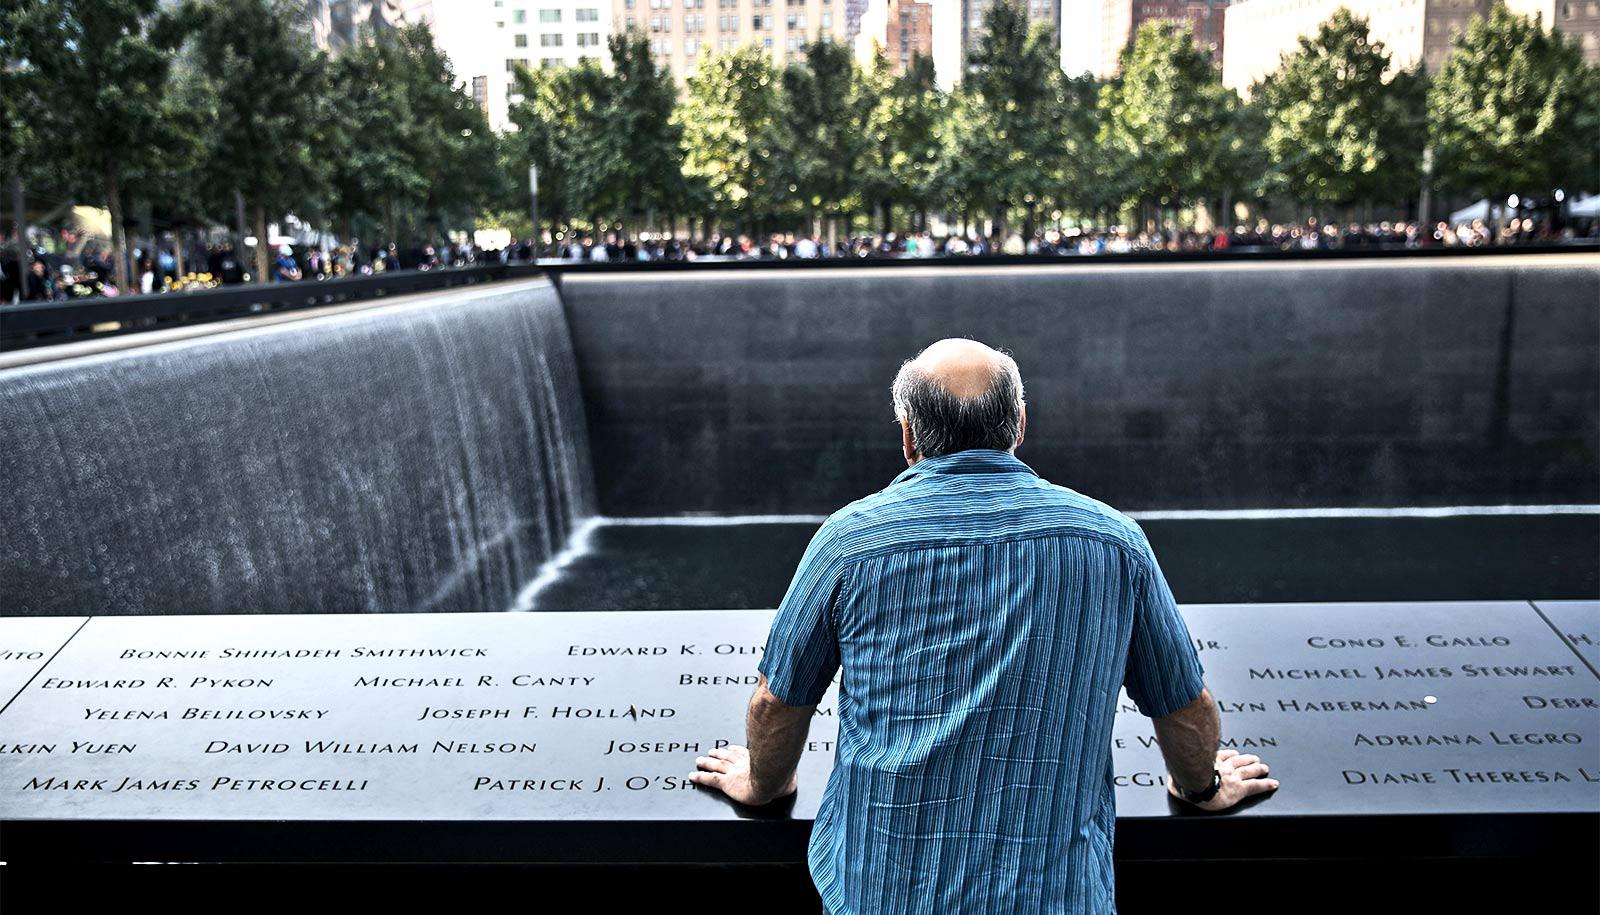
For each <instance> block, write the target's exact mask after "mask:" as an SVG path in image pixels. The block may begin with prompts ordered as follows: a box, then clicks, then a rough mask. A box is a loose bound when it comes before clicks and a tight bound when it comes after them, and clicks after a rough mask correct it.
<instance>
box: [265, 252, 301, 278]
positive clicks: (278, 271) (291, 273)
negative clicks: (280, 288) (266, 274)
mask: <svg viewBox="0 0 1600 915" xmlns="http://www.w3.org/2000/svg"><path fill="white" fill-rule="evenodd" d="M272 281H273V282H274V283H296V282H299V281H300V265H299V264H298V263H296V262H295V259H294V249H293V248H291V247H289V246H288V245H279V246H278V257H277V259H276V260H274V261H273V262H272Z"/></svg>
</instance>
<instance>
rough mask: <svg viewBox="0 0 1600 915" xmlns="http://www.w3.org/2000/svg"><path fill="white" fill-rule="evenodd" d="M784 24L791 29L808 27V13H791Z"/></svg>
mask: <svg viewBox="0 0 1600 915" xmlns="http://www.w3.org/2000/svg"><path fill="white" fill-rule="evenodd" d="M784 24H785V25H787V26H788V27H789V28H791V29H803V28H805V27H806V14H805V13H790V14H789V15H788V16H787V17H786V22H785V23H784Z"/></svg>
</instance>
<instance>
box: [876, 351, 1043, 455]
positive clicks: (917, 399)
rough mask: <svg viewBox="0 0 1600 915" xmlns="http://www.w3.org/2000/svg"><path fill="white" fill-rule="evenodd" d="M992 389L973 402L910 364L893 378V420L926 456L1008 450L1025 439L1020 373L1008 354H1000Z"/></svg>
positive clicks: (970, 398)
mask: <svg viewBox="0 0 1600 915" xmlns="http://www.w3.org/2000/svg"><path fill="white" fill-rule="evenodd" d="M996 362H997V363H998V365H997V366H996V370H995V373H994V377H993V379H991V380H990V382H989V387H988V389H986V390H985V391H984V392H983V393H981V394H979V395H977V396H975V397H957V396H956V395H954V394H952V393H950V391H949V390H948V389H947V388H946V387H945V386H944V385H943V384H942V383H940V381H939V380H938V379H937V378H935V377H933V376H932V375H930V374H928V372H926V371H925V370H923V369H922V368H920V367H918V366H917V365H916V360H915V359H908V360H906V362H905V363H904V364H902V365H901V366H900V371H899V372H898V373H897V374H896V375H895V376H894V387H893V388H892V389H891V392H892V394H893V396H894V412H895V416H896V417H897V418H899V419H903V420H905V421H906V423H907V424H908V425H909V426H910V427H911V441H912V444H913V445H914V446H915V447H916V449H917V453H918V454H921V455H922V456H923V457H939V456H940V455H945V454H953V453H955V452H957V451H966V450H967V449H969V448H990V449H993V450H995V451H1010V450H1011V449H1012V448H1014V447H1016V444H1017V436H1019V435H1021V434H1022V404H1023V400H1022V373H1021V372H1020V371H1018V369H1017V362H1016V360H1015V359H1012V358H1011V356H1010V355H1008V354H1007V353H1004V352H1001V353H999V358H998V359H997V360H996Z"/></svg>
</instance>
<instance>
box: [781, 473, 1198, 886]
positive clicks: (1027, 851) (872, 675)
mask: <svg viewBox="0 0 1600 915" xmlns="http://www.w3.org/2000/svg"><path fill="white" fill-rule="evenodd" d="M841 667H842V668H843V671H844V675H843V677H842V679H841V681H840V686H839V708H838V715H839V740H838V750H837V752H838V757H837V759H836V761H835V763H834V768H833V774H832V775H831V776H830V777H829V779H828V784H827V787H826V789H825V790H824V792H823V796H822V800H821V806H820V809H819V811H818V814H817V819H816V824H815V826H814V827H813V828H812V832H811V844H810V851H809V856H808V857H809V861H810V866H811V874H812V877H813V879H814V880H815V881H816V884H817V889H818V891H819V892H820V893H821V895H822V900H823V903H824V905H826V907H827V909H828V911H829V912H831V913H834V915H844V913H860V915H869V913H870V915H879V913H930V915H931V913H940V915H944V913H960V912H983V913H990V912H1029V913H1033V912H1096V913H1099V912H1111V911H1114V910H1115V889H1114V884H1113V881H1112V869H1111V868H1112V865H1111V843H1112V831H1113V829H1114V827H1115V817H1116V811H1115V801H1114V798H1113V794H1112V772H1111V725H1112V720H1113V717H1114V715H1115V714H1116V704H1117V691H1118V687H1120V686H1124V685H1125V686H1126V687H1127V689H1128V694H1129V696H1130V697H1131V698H1132V699H1133V700H1134V702H1136V703H1137V704H1138V706H1139V709H1140V711H1142V712H1143V713H1144V714H1146V715H1151V716H1161V715H1167V714H1170V713H1172V712H1174V711H1177V710H1178V709H1180V708H1182V707H1183V706H1185V705H1187V704H1189V703H1190V702H1191V701H1193V700H1194V699H1195V697H1197V696H1198V695H1199V694H1200V690H1201V688H1202V686H1203V685H1204V684H1203V682H1202V680H1201V674H1202V670H1201V666H1200V660H1199V657H1198V655H1197V654H1196V652H1195V649H1194V645H1193V643H1192V642H1191V641H1190V639H1189V632H1188V629H1187V627H1186V626H1185V625H1184V622H1183V619H1182V617H1180V616H1179V615H1178V608H1177V606H1176V604H1175V603H1174V602H1173V599H1172V592H1171V591H1170V590H1169V589H1168V588H1167V583H1166V580H1165V579H1164V578H1163V577H1162V575H1161V569H1160V567H1159V566H1158V565H1157V564H1156V560H1155V556H1154V554H1153V553H1152V552H1151V550H1150V545H1149V543H1148V542H1147V541H1146V540H1145V537H1144V533H1143V531H1141V530H1140V529H1139V527H1138V525H1137V524H1135V523H1134V522H1133V521H1131V520H1129V519H1128V518H1127V517H1126V516H1125V515H1123V514H1121V513H1120V512H1117V511H1116V510H1114V509H1112V508H1110V507H1108V506H1106V505H1104V504H1102V503H1100V502H1097V501H1095V500H1094V499H1091V498H1088V497H1087V496H1083V495H1080V494H1078V493H1076V492H1073V491H1072V490H1070V489H1067V488H1065V487H1061V486H1056V485H1053V484H1051V483H1049V482H1046V481H1045V480H1043V479H1041V478H1040V477H1039V476H1038V474H1036V473H1034V471H1033V470H1032V469H1031V468H1029V467H1028V465H1027V464H1024V463H1023V462H1022V461H1020V460H1018V459H1017V458H1016V457H1014V456H1012V455H1010V454H1008V453H1006V452H1003V451H991V450H981V449H979V450H971V451H961V452H957V453H955V454H949V455H944V456H941V457H936V458H927V459H924V460H922V461H919V462H918V463H917V464H915V465H914V466H912V467H910V468H908V469H907V470H906V471H905V472H904V473H902V474H900V475H899V476H898V477H896V478H895V480H894V482H893V483H891V484H890V485H889V486H887V487H885V488H884V489H883V490H881V491H879V492H877V493H874V494H873V495H871V496H868V497H867V498H864V499H861V500H858V501H856V502H853V503H851V504H850V505H848V506H846V507H844V508H843V509H840V510H839V511H838V512H835V513H834V514H833V515H832V516H830V517H829V518H828V520H827V521H826V522H824V523H823V525H822V527H821V528H820V529H819V530H818V531H817V533H816V536H815V537H813V538H812V540H811V544H810V546H808V547H807V548H806V552H805V556H804V557H803V558H802V559H801V560H800V566H799V568H798V570H797V571H796V572H795V576H794V580H793V582H791V583H790V585H789V591H788V593H787V594H786V595H785V596H784V599H783V603H782V605H781V606H780V607H779V610H778V614H777V616H776V617H775V619H774V620H773V624H772V631H771V634H770V635H769V636H768V640H767V648H766V653H765V655H764V656H763V658H762V660H761V664H760V670H761V672H762V673H763V674H765V675H766V677H767V686H768V688H769V689H770V690H771V691H772V693H773V694H774V695H775V696H777V697H778V698H779V699H781V700H782V701H784V702H785V703H787V704H790V705H802V706H803V705H814V704H816V703H817V702H818V701H819V700H820V699H821V698H822V695H823V693H824V692H825V691H826V690H827V688H828V685H829V683H830V682H832V680H833V677H834V674H835V673H836V672H838V671H839V669H840V668H841Z"/></svg>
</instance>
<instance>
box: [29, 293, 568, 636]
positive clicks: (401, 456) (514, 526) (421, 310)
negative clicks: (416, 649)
mask: <svg viewBox="0 0 1600 915" xmlns="http://www.w3.org/2000/svg"><path fill="white" fill-rule="evenodd" d="M587 451H588V446H587V441H586V436H585V434H584V421H583V416H582V408H581V406H580V404H579V402H578V391H577V387H576V381H575V374H574V367H573V355H572V348H571V341H570V338H569V337H568V334H567V329H566V325H565V322H564V320H563V317H562V311H561V307H560V304H559V302H558V301H557V299H556V296H555V292H554V290H553V289H552V288H551V286H550V285H549V284H548V283H547V282H543V281H540V282H537V283H522V284H517V285H516V286H515V287H499V288H498V289H496V290H494V291H490V292H483V291H475V292H461V293H448V294H441V295H438V296H432V297H429V298H428V299H427V300H426V301H425V302H423V303H420V304H412V305H405V306H389V307H382V308H376V309H367V310H362V311H356V312H353V313H348V314H345V315H340V316H331V317H326V318H317V319H310V320H305V321H296V322H291V323H286V324H281V325H277V326H272V327H266V328H259V329H254V330H249V331H241V332H230V333H223V334H218V335H215V336H211V337H205V338H201V339H199V340H195V341H190V342H185V343H178V344H161V345H156V346H149V347H140V348H134V349H129V350H126V351H122V352H117V353H111V354H107V355H101V356H93V357H85V358H77V359H68V360H61V361H56V362H49V363H44V364H41V365H36V366H30V367H24V368H17V369H11V370H7V371H4V372H0V479H3V480H4V486H0V525H3V526H0V600H3V606H0V613H3V614H4V615H18V614H82V613H317V612H361V611H382V612H398V611H424V610H499V609H503V608H504V607H506V606H507V605H508V604H509V603H510V602H511V600H512V597H513V596H514V594H515V593H516V591H517V589H518V588H520V587H521V586H522V585H523V584H524V583H525V582H526V581H527V579H529V578H530V577H532V576H533V575H534V574H535V572H536V571H537V569H538V567H539V565H540V563H541V562H543V561H544V560H545V559H546V558H548V557H549V556H550V555H551V554H552V553H553V552H554V551H555V550H557V549H559V548H560V546H561V545H562V543H563V542H564V541H565V539H566V535H567V532H568V530H569V529H570V527H571V525H572V522H573V519H574V518H575V517H581V516H583V515H587V514H589V513H591V512H592V510H593V504H592V498H593V495H592V493H593V489H592V480H591V479H590V477H589V474H588V464H587Z"/></svg>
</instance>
